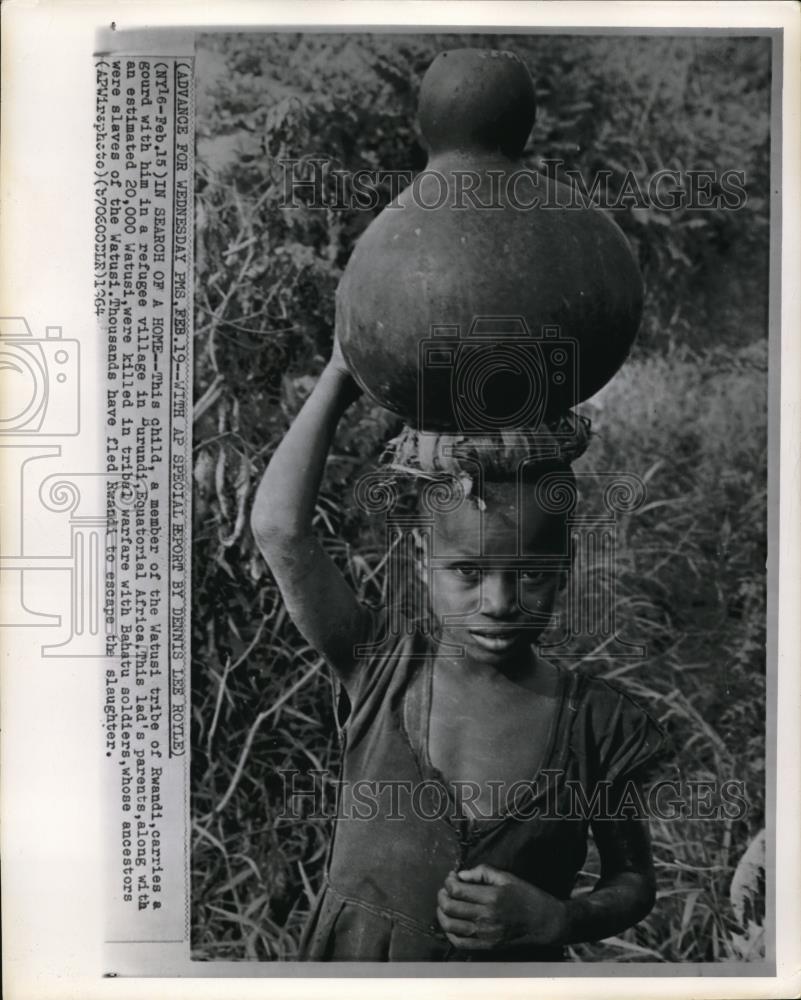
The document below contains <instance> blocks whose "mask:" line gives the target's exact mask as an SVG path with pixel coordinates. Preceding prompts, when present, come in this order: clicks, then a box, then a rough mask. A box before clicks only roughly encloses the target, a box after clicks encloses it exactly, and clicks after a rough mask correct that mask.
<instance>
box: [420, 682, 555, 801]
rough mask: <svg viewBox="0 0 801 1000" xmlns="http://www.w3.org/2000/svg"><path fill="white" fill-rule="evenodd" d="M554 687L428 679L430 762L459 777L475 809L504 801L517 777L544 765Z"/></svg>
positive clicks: (527, 778) (529, 774) (532, 773)
mask: <svg viewBox="0 0 801 1000" xmlns="http://www.w3.org/2000/svg"><path fill="white" fill-rule="evenodd" d="M557 710H558V702H557V698H556V697H555V693H553V694H546V695H543V694H542V693H540V692H538V693H535V692H532V691H527V690H525V689H520V688H515V687H510V688H509V689H506V688H504V687H498V686H493V687H488V688H486V689H482V688H481V687H480V686H478V687H475V688H470V689H469V690H459V689H458V688H454V687H452V686H449V685H448V684H447V682H444V683H440V684H438V683H437V681H436V679H435V681H434V683H433V685H432V697H431V711H430V717H429V728H428V753H429V758H430V760H431V763H432V765H433V766H434V767H435V768H436V769H437V770H438V771H439V772H440V773H441V774H442V775H443V777H444V778H445V779H446V780H447V781H450V782H458V783H459V785H460V789H461V793H462V798H463V800H464V799H465V797H467V799H468V800H471V801H472V804H473V809H474V811H475V812H476V814H478V815H482V816H485V817H486V816H491V815H495V814H497V812H498V811H499V808H500V810H501V811H503V809H504V808H505V807H506V806H508V805H509V803H508V801H507V796H508V794H509V793H510V792H511V794H514V787H513V786H514V785H515V784H516V783H518V782H528V781H532V780H533V779H534V778H535V777H536V775H537V773H538V772H539V771H540V769H541V768H542V767H544V766H547V764H548V761H547V757H548V754H549V750H550V747H551V744H552V738H553V735H554V726H555V721H556V717H557V714H558V712H557Z"/></svg>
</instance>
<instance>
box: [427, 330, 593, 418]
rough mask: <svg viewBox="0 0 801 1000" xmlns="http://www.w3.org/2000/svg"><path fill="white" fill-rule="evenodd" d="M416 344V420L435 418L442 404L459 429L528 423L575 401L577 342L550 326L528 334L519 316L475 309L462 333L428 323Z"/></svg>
mask: <svg viewBox="0 0 801 1000" xmlns="http://www.w3.org/2000/svg"><path fill="white" fill-rule="evenodd" d="M431 334H432V335H431V337H428V338H425V339H424V340H421V341H420V346H419V351H420V353H419V372H420V381H419V391H418V420H419V426H421V427H425V426H427V425H436V424H437V423H441V422H442V412H443V405H444V403H445V401H446V400H449V402H450V411H451V417H452V419H453V420H454V421H455V423H456V424H457V425H458V428H459V430H460V431H461V432H463V433H467V434H476V433H481V432H483V431H492V430H498V429H500V428H521V427H529V428H534V429H536V428H537V427H538V426H539V425H540V424H541V423H542V421H543V420H544V419H545V420H547V419H548V418H549V417H551V416H555V415H557V414H558V413H559V412H561V411H562V410H565V409H567V408H568V407H569V406H571V405H572V404H573V402H575V400H576V398H577V395H578V364H577V358H578V342H577V341H576V340H575V339H573V338H572V337H564V336H562V334H561V330H560V328H559V327H558V326H543V327H542V330H541V334H540V336H534V335H532V333H531V331H530V330H529V327H528V325H527V324H526V321H525V320H524V319H523V317H522V316H477V317H475V318H474V319H473V321H472V323H471V325H470V329H469V330H468V332H467V335H466V336H462V335H461V328H460V327H459V326H458V325H451V326H446V325H435V326H432V328H431Z"/></svg>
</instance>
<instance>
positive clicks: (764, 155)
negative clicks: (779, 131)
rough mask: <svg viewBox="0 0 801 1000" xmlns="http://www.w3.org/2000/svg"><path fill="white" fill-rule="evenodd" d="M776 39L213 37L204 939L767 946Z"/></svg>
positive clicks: (202, 379)
mask: <svg viewBox="0 0 801 1000" xmlns="http://www.w3.org/2000/svg"><path fill="white" fill-rule="evenodd" d="M775 53H776V49H775V47H774V39H773V38H772V37H771V36H770V35H769V34H749V33H746V34H731V33H728V32H726V31H720V32H697V33H696V32H692V31H685V32H680V33H679V32H676V33H673V32H670V31H664V32H659V33H652V34H645V33H637V32H615V31H607V32H604V33H567V32H565V33H562V32H558V31H556V32H553V31H552V32H547V33H543V32H537V31H533V30H531V31H518V32H515V33H492V32H483V33H476V32H468V31H465V32H462V33H447V34H444V33H430V32H413V31H408V32H405V31H404V32H400V31H394V32H370V33H368V32H354V33H351V32H338V33H328V34H326V33H322V32H313V31H304V32H282V33H269V32H248V33H234V32H232V33H226V32H215V33H208V34H204V35H199V36H198V38H197V41H196V66H195V75H196V227H195V360H194V396H195V412H194V416H195V423H194V444H193V477H194V511H193V521H194V526H193V538H192V562H193V586H192V726H193V733H192V741H193V742H192V761H191V815H192V849H191V867H192V882H191V910H192V956H193V958H194V959H196V960H204V961H213V960H236V961H247V960H251V961H261V962H265V961H267V962H270V961H276V962H281V961H297V960H300V961H306V962H338V961H348V962H371V963H377V962H390V963H400V962H422V963H440V962H441V963H451V962H456V963H458V962H525V963H565V964H566V965H570V966H571V967H573V966H576V965H580V964H582V963H650V964H651V965H653V966H654V971H655V972H656V974H658V973H659V971H660V968H662V966H665V968H663V969H662V971H663V973H667V972H668V971H669V967H672V966H676V965H681V966H699V965H706V964H707V963H709V964H711V965H714V964H716V963H725V965H726V967H727V968H729V967H733V966H734V965H736V966H737V967H738V969H740V970H741V972H740V974H746V975H747V974H748V971H749V964H750V963H757V964H758V965H759V967H760V968H764V967H765V966H764V963H765V962H766V961H769V960H770V958H771V949H772V942H771V933H772V926H771V923H770V921H769V920H768V919H767V918H766V908H765V900H766V862H765V857H766V853H765V852H766V826H768V825H770V823H771V819H770V817H769V816H767V815H766V808H765V793H766V769H765V768H766V724H767V716H768V703H767V699H766V669H767V662H766V625H767V621H766V594H767V590H766V581H767V577H766V560H767V516H768V503H769V497H768V489H767V487H768V468H767V455H768V436H767V431H768V358H769V306H770V287H771V286H770V275H769V263H770V236H771V222H770V204H771V166H772V163H771V120H772V119H771V94H772V89H771V88H772V80H773V74H774V73H775V72H776V69H775V62H774V60H775ZM774 166H775V165H774ZM554 968H555V969H556V970H557V971H558V974H563V973H562V971H561V968H560V966H555V967H554ZM549 970H550V972H551V974H556V973H555V972H554V971H553V969H551V967H550V966H549ZM569 971H570V970H565V973H566V974H569ZM331 974H336V973H335V972H332V973H331Z"/></svg>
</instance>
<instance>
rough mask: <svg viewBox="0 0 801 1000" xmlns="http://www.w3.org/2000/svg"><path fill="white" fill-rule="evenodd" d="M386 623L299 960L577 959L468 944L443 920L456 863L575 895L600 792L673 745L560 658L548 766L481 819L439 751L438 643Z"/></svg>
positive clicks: (375, 627) (348, 744) (374, 624)
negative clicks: (452, 936) (431, 725)
mask: <svg viewBox="0 0 801 1000" xmlns="http://www.w3.org/2000/svg"><path fill="white" fill-rule="evenodd" d="M386 623H387V615H386V612H384V611H381V612H375V613H373V616H372V621H371V628H370V634H369V636H368V640H367V641H368V643H369V644H370V645H371V655H370V656H368V657H365V658H364V660H363V666H362V667H361V669H360V671H359V675H358V677H357V680H356V683H355V686H354V688H353V690H352V691H351V698H350V699H348V701H349V702H350V711H349V714H348V715H347V718H346V719H344V718H343V720H342V731H341V734H342V743H343V746H342V764H341V774H340V785H339V794H338V802H337V821H336V823H335V826H334V832H333V837H332V840H331V844H330V847H329V856H328V865H327V873H326V877H325V881H324V884H323V887H322V890H321V892H320V895H319V897H318V900H317V904H316V907H315V910H314V912H313V914H312V917H311V919H310V921H309V924H308V925H307V928H306V930H305V933H304V936H303V940H302V942H301V947H300V954H299V957H300V958H301V959H302V960H306V961H345V960H348V961H374V962H381V961H418V962H419V961H431V962H442V961H446V962H451V961H499V960H500V961H528V962H549V961H550V962H552V961H561V960H563V959H564V951H563V949H562V948H554V947H532V946H528V947H525V948H515V949H506V950H504V951H500V950H496V951H474V952H472V951H466V950H463V949H457V948H455V947H454V946H453V945H451V944H450V942H449V941H448V939H447V938H446V937H445V935H444V933H443V932H442V930H441V928H440V927H439V924H438V922H437V916H436V906H437V892H438V891H439V889H440V888H441V887H442V885H443V884H444V882H445V879H446V877H447V875H448V873H449V872H450V871H451V870H459V869H465V868H471V867H474V866H475V865H478V864H480V863H486V864H489V865H492V866H493V867H495V868H498V869H500V870H501V871H505V872H510V873H511V874H513V875H516V876H518V877H519V878H522V879H525V880H526V881H528V882H530V883H531V884H532V885H535V886H538V887H539V888H540V889H542V890H544V891H545V892H548V893H551V894H552V895H553V896H556V897H557V898H559V899H567V898H568V897H569V896H570V893H571V890H572V889H573V886H574V883H575V880H576V876H577V874H578V872H579V870H580V868H581V866H582V864H583V862H584V859H585V856H586V851H587V832H588V825H589V821H590V814H591V812H592V808H593V806H592V803H593V793H594V792H599V791H600V790H604V793H605V791H606V789H608V788H611V789H614V790H619V789H621V787H622V786H623V785H624V784H625V782H626V781H627V780H628V779H630V778H634V777H635V776H636V775H637V774H638V772H641V770H642V767H643V765H644V764H645V763H646V762H647V761H650V760H651V759H652V758H653V757H654V755H655V754H657V752H658V751H659V750H660V749H661V748H662V744H663V734H662V731H661V730H660V728H659V726H658V725H657V724H656V722H655V721H654V720H653V719H652V718H651V717H650V716H649V715H648V713H647V712H645V711H644V710H643V709H642V708H641V707H640V706H639V705H637V704H636V702H634V701H633V700H632V699H631V698H630V697H629V696H628V695H626V694H625V693H624V692H623V691H621V690H619V689H618V688H616V687H613V686H612V685H611V684H609V683H607V682H605V681H603V680H601V679H598V678H591V677H589V676H587V675H585V674H584V673H582V672H581V671H579V670H567V669H565V668H562V667H559V680H558V696H557V702H558V704H557V710H556V712H555V713H554V715H553V718H552V722H551V728H550V734H549V737H548V740H547V749H546V753H545V757H544V760H543V761H542V763H541V765H540V768H539V771H538V772H537V774H536V775H529V776H524V777H525V778H526V780H525V781H521V782H520V783H519V787H518V788H517V789H516V790H515V792H516V794H514V795H511V796H509V797H510V799H511V804H510V805H508V807H506V808H503V809H502V810H500V811H498V812H497V813H496V814H495V815H493V816H492V817H490V818H481V817H478V818H472V817H469V816H468V815H467V814H466V813H464V812H463V811H462V810H461V809H460V803H459V801H458V799H457V798H456V797H455V795H454V791H453V788H452V787H451V786H450V785H449V784H448V782H446V781H445V779H444V778H443V776H442V775H441V774H439V772H438V771H437V770H436V768H435V767H433V766H432V764H431V761H430V758H429V754H428V720H429V715H430V709H431V690H432V687H431V686H432V678H433V662H434V661H433V656H432V650H433V646H432V642H431V639H430V638H429V637H427V636H425V635H423V634H422V633H421V632H419V631H417V630H414V629H410V630H409V632H408V633H407V634H403V635H386V634H385V633H386V631H387V629H386ZM382 637H383V638H382ZM599 782H600V783H601V785H599ZM605 783H608V784H606V788H603V786H604V784H605ZM598 801H599V802H601V801H606V800H605V799H599V800H598ZM610 801H611V798H610ZM594 808H595V809H596V813H597V810H598V809H603V806H602V805H598V804H597V803H596V805H595V806H594Z"/></svg>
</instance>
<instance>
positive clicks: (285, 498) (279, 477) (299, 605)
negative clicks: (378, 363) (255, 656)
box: [251, 342, 367, 690]
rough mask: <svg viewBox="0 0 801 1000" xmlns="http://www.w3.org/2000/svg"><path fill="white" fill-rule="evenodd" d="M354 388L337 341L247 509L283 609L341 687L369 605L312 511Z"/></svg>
mask: <svg viewBox="0 0 801 1000" xmlns="http://www.w3.org/2000/svg"><path fill="white" fill-rule="evenodd" d="M358 394H359V389H358V387H357V386H356V383H355V382H354V381H353V379H352V378H351V376H350V374H349V373H348V370H347V368H346V367H345V363H344V360H343V359H342V353H341V351H340V350H339V345H338V344H337V343H336V342H335V345H334V352H333V354H332V357H331V360H330V361H329V363H328V365H327V366H326V368H325V369H324V370H323V373H322V375H321V376H320V378H319V380H318V382H317V384H316V386H315V387H314V390H313V391H312V393H311V395H310V396H309V398H308V399H307V400H306V402H305V404H304V405H303V408H302V409H301V411H300V413H299V414H298V415H297V417H296V418H295V421H294V422H293V424H292V426H291V427H290V428H289V430H288V431H287V434H286V436H285V437H284V439H283V441H282V442H281V444H280V445H279V446H278V448H277V449H276V451H275V454H274V455H273V457H272V460H271V461H270V464H269V465H268V467H267V470H266V471H265V473H264V477H263V478H262V481H261V483H260V484H259V488H258V490H257V491H256V499H255V501H254V504H253V511H252V514H251V527H252V528H253V534H254V536H255V538H256V543H257V545H258V546H259V549H260V550H261V553H262V555H263V556H264V558H265V560H266V561H267V564H268V565H269V567H270V569H271V570H272V572H273V575H274V576H275V579H276V582H277V583H278V586H279V588H280V590H281V594H282V596H283V598H284V603H285V604H286V608H287V611H288V612H289V614H290V616H291V618H292V620H293V621H294V623H295V625H296V626H297V627H298V629H299V630H300V632H301V633H302V635H303V636H304V637H305V638H306V639H307V640H308V641H309V643H311V645H312V646H313V647H314V648H315V649H316V650H317V651H318V652H319V653H320V654H321V655H322V656H324V657H325V658H326V660H328V662H329V663H330V664H331V666H332V667H333V668H334V670H335V671H336V672H337V674H338V675H339V677H340V679H341V680H342V682H343V683H344V685H345V688H346V690H347V689H348V686H349V681H350V679H351V677H352V676H353V671H354V666H355V661H354V656H353V647H354V644H356V643H358V642H359V641H360V639H361V638H362V637H363V634H364V630H365V628H366V624H367V612H366V610H365V609H364V608H363V607H362V606H361V605H360V604H359V602H358V601H357V600H356V596H355V595H354V593H353V591H352V590H351V589H350V587H349V586H348V584H347V583H346V581H345V579H344V577H343V576H342V574H341V573H340V571H339V570H338V569H337V567H336V566H335V564H334V562H333V560H332V559H331V558H330V556H329V555H328V554H327V553H326V552H325V551H324V550H323V547H322V545H321V544H320V542H319V540H318V539H317V537H316V536H315V534H314V531H313V530H312V517H313V515H314V506H315V501H316V499H317V493H318V490H319V488H320V481H321V479H322V476H323V469H324V468H325V461H326V457H327V455H328V450H329V448H330V447H331V442H332V440H333V437H334V432H335V430H336V426H337V423H338V421H339V419H340V417H341V416H342V414H343V413H344V412H345V410H346V409H347V407H348V406H349V404H350V403H351V402H353V400H354V399H355V398H356V397H357V396H358Z"/></svg>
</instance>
